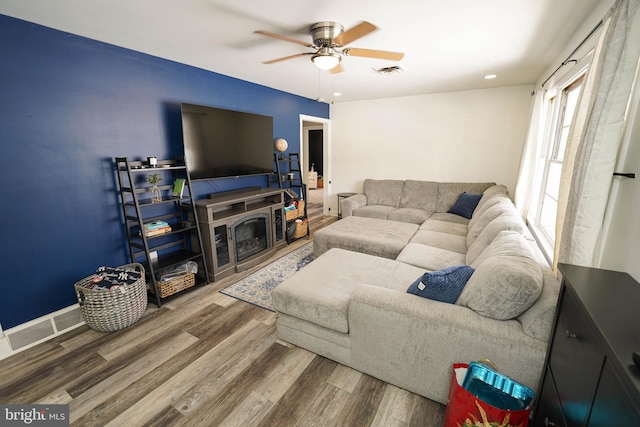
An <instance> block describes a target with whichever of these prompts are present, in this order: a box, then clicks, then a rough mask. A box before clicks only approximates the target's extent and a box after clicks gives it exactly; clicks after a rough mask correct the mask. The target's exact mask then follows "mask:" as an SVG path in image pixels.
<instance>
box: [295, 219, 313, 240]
mask: <svg viewBox="0 0 640 427" xmlns="http://www.w3.org/2000/svg"><path fill="white" fill-rule="evenodd" d="M308 227H309V223H308V222H307V220H306V219H303V220H302V221H300V222H297V221H296V233H295V234H294V235H293V238H294V239H299V238H300V237H304V236H306V235H307V228H308Z"/></svg>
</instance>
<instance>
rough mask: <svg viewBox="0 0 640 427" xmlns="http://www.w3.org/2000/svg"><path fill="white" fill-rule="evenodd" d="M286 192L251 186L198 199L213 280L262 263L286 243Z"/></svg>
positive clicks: (201, 224) (204, 243) (199, 220)
mask: <svg viewBox="0 0 640 427" xmlns="http://www.w3.org/2000/svg"><path fill="white" fill-rule="evenodd" d="M284 192H285V190H283V189H281V188H261V187H249V188H243V189H240V190H232V191H224V192H221V193H214V194H210V195H209V196H207V198H206V199H201V200H196V202H195V205H196V211H197V214H198V223H199V225H200V230H201V231H202V245H203V250H204V254H205V260H206V262H207V267H208V269H209V278H210V280H212V281H216V280H220V279H222V278H224V277H227V276H229V275H231V274H233V273H236V272H239V271H243V270H246V269H249V268H251V267H253V266H255V265H257V264H260V263H261V262H263V261H265V260H267V259H268V258H270V257H271V256H273V255H274V254H275V252H276V251H277V250H278V249H279V248H280V247H281V246H284V245H286V243H287V242H286V239H285V229H286V223H285V214H284Z"/></svg>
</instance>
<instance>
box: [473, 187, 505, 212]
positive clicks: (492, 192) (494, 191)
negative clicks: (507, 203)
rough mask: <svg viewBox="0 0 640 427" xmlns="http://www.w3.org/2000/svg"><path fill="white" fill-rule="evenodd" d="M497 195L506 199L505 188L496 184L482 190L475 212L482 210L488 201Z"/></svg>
mask: <svg viewBox="0 0 640 427" xmlns="http://www.w3.org/2000/svg"><path fill="white" fill-rule="evenodd" d="M498 195H501V196H507V197H508V192H507V187H506V186H504V185H502V184H496V185H493V186H491V187H489V188H487V189H486V190H484V191H483V192H482V198H481V199H480V201H479V202H478V206H476V210H477V211H479V210H480V209H482V206H483V205H484V204H485V203H486V202H487V201H488V200H489V199H491V198H492V197H493V196H498Z"/></svg>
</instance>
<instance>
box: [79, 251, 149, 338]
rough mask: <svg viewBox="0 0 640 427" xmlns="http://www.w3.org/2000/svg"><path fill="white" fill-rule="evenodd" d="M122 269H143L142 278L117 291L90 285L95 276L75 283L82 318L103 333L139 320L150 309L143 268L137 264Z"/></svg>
mask: <svg viewBox="0 0 640 427" xmlns="http://www.w3.org/2000/svg"><path fill="white" fill-rule="evenodd" d="M121 268H125V269H135V270H138V271H140V273H141V277H140V279H138V280H136V281H135V282H134V283H132V284H131V285H126V286H120V287H118V288H117V289H114V290H108V289H90V288H88V287H87V286H88V285H90V284H91V283H92V282H93V278H94V275H91V276H89V277H85V278H84V279H82V280H80V281H79V282H76V284H75V285H74V287H75V290H76V296H77V297H78V303H79V304H80V311H81V312H82V317H83V318H84V321H85V322H86V323H87V325H89V327H90V328H91V329H94V330H96V331H103V332H111V331H117V330H120V329H124V328H126V327H128V326H131V325H133V324H134V323H135V322H136V321H137V320H138V319H140V317H142V315H143V314H144V311H145V310H146V308H147V285H146V283H145V278H144V277H145V276H144V267H143V266H142V265H141V264H138V263H134V264H127V265H124V266H122V267H121Z"/></svg>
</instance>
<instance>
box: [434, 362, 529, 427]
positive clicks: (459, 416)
mask: <svg viewBox="0 0 640 427" xmlns="http://www.w3.org/2000/svg"><path fill="white" fill-rule="evenodd" d="M468 367H469V365H468V364H466V363H454V364H453V369H452V371H451V385H450V386H449V400H448V402H447V410H446V412H445V414H444V427H476V426H481V427H527V426H528V425H529V409H522V410H518V411H509V410H504V409H500V408H496V407H495V406H492V405H490V404H488V403H486V402H484V401H482V400H480V399H479V398H477V397H476V396H474V395H473V394H471V393H469V392H468V391H467V390H466V389H465V388H463V387H462V380H463V379H464V375H465V373H466V371H467V368H468Z"/></svg>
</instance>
